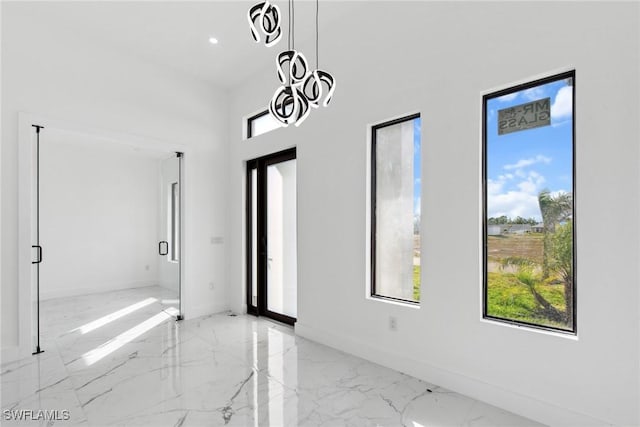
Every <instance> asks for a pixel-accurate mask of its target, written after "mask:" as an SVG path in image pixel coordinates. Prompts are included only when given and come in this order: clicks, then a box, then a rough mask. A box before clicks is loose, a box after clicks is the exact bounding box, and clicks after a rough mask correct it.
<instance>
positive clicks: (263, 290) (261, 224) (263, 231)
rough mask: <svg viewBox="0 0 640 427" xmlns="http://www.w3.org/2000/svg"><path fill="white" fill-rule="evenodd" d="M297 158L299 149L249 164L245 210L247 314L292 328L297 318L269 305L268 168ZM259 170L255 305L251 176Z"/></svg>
mask: <svg viewBox="0 0 640 427" xmlns="http://www.w3.org/2000/svg"><path fill="white" fill-rule="evenodd" d="M295 158H296V148H295V147H294V148H290V149H288V150H284V151H280V152H277V153H274V154H270V155H268V156H264V157H260V158H258V159H253V160H249V161H248V162H247V187H246V188H247V205H246V206H247V209H246V218H247V220H246V224H245V225H246V231H247V232H246V234H247V251H246V256H247V283H246V286H247V312H248V313H249V314H254V315H257V316H266V317H270V318H272V319H274V320H278V321H280V322H283V323H288V324H290V325H293V324H294V323H295V322H296V319H295V318H293V317H290V316H287V315H284V314H282V313H276V312H273V311H270V310H269V309H268V306H267V292H268V291H267V280H268V279H267V278H268V273H267V269H268V260H267V257H268V254H267V248H268V243H269V242H268V233H267V219H268V218H267V212H268V206H267V194H268V191H269V188H268V184H267V167H268V166H270V165H274V164H277V163H281V162H286V161H288V160H294V159H295ZM253 170H256V171H257V172H256V174H257V180H256V181H257V182H256V185H257V189H256V190H257V201H256V202H257V234H258V235H257V239H256V241H257V246H258V247H257V272H256V273H257V274H256V275H257V277H256V279H257V284H258V286H257V289H258V298H257V306H254V305H253V301H252V299H253V293H252V286H251V285H252V279H253V275H252V272H253V268H252V267H253V264H252V262H253V259H252V255H253V254H252V240H253V234H252V216H253V215H252V209H253V205H252V195H253V184H252V179H251V173H252V171H253Z"/></svg>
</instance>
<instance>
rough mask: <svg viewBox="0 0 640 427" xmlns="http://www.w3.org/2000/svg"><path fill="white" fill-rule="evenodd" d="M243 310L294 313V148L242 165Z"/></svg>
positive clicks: (290, 316)
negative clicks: (244, 208) (244, 214)
mask: <svg viewBox="0 0 640 427" xmlns="http://www.w3.org/2000/svg"><path fill="white" fill-rule="evenodd" d="M246 226H247V232H246V234H247V312H248V313H250V314H254V315H257V316H266V317H269V318H272V319H274V320H278V321H280V322H283V323H288V324H291V325H293V324H294V323H295V322H296V318H297V314H298V283H297V280H298V268H297V265H298V261H297V195H296V149H295V148H292V149H289V150H285V151H281V152H278V153H275V154H271V155H269V156H265V157H260V158H258V159H254V160H251V161H248V162H247V222H246Z"/></svg>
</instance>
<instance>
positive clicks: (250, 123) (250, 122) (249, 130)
mask: <svg viewBox="0 0 640 427" xmlns="http://www.w3.org/2000/svg"><path fill="white" fill-rule="evenodd" d="M267 114H269V110H264V111H261V112H259V113H257V114H254V115H253V116H251V117H249V118H248V119H247V139H251V138H253V137H254V135H253V122H254V121H256V120H258V119H259V118H261V117H264V116H266V115H267ZM255 136H257V135H255Z"/></svg>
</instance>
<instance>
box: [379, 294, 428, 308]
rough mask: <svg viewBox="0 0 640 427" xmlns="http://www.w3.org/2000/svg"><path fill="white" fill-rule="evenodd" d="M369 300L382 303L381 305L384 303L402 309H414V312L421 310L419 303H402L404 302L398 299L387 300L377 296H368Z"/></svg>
mask: <svg viewBox="0 0 640 427" xmlns="http://www.w3.org/2000/svg"><path fill="white" fill-rule="evenodd" d="M367 299H368V300H370V301H376V302H381V303H384V304H392V305H398V306H400V307H407V308H412V309H414V310H419V309H420V303H419V302H409V301H402V300H397V299H392V298H385V297H380V296H375V295H369V296H367Z"/></svg>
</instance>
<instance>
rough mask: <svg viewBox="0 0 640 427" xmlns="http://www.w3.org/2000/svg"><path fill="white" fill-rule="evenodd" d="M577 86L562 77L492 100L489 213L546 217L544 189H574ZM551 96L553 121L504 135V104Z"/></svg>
mask: <svg viewBox="0 0 640 427" xmlns="http://www.w3.org/2000/svg"><path fill="white" fill-rule="evenodd" d="M572 91H573V88H572V86H570V85H568V84H567V81H566V80H558V81H555V82H552V83H548V84H545V85H541V86H537V87H535V88H532V89H527V90H523V91H519V92H514V93H512V94H509V95H506V96H503V97H500V98H493V99H491V100H489V101H488V102H487V215H488V217H497V216H501V215H506V216H508V217H511V218H515V217H516V216H522V217H524V218H530V217H533V218H536V219H537V220H541V216H540V209H539V208H538V199H537V196H538V193H539V192H540V191H541V190H543V189H548V190H550V191H551V192H552V193H557V192H571V190H572V187H573V184H572V179H573V177H572V176H573V172H572V168H573V166H572V158H573V152H572V151H573V150H572V132H573V129H572V128H573V127H572V121H573V107H572ZM547 97H549V98H551V126H544V127H539V128H534V129H528V130H523V131H518V132H513V133H508V134H505V135H498V124H497V119H498V110H502V109H504V108H508V107H511V106H514V105H519V104H523V103H526V102H530V101H533V100H536V99H543V98H547Z"/></svg>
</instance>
